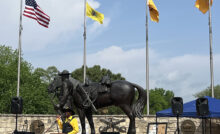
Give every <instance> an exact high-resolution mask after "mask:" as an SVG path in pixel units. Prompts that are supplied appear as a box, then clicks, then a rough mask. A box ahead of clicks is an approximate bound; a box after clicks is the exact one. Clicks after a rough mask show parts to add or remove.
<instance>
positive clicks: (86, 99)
mask: <svg viewBox="0 0 220 134" xmlns="http://www.w3.org/2000/svg"><path fill="white" fill-rule="evenodd" d="M106 86H107V91H105V90H106ZM59 88H61V89H62V90H67V93H68V94H67V95H66V96H65V95H60V94H59V93H57V91H58V89H59ZM104 88H105V89H104ZM135 88H136V89H137V90H138V93H139V97H138V100H137V101H136V102H135V103H134V104H133V100H134V97H135ZM48 91H49V93H55V95H56V96H57V97H58V98H59V100H60V102H59V104H58V105H56V104H54V106H55V108H56V110H59V109H61V108H62V107H63V106H64V105H65V104H66V103H67V102H68V98H69V96H71V99H72V104H74V105H75V106H76V110H77V112H78V115H79V118H80V122H81V127H82V134H86V129H85V117H86V118H87V119H88V122H89V125H90V128H91V134H95V128H94V123H93V119H92V109H93V110H95V109H96V108H102V107H106V106H111V105H115V106H118V107H120V108H121V109H122V110H123V111H124V113H125V114H126V115H127V116H128V117H129V119H130V124H129V128H128V132H127V133H128V134H136V129H135V117H138V118H141V117H142V113H143V110H144V107H145V105H146V100H147V95H146V91H145V90H144V89H143V88H142V87H140V86H139V85H137V84H134V83H131V82H128V81H125V80H116V81H112V82H110V83H109V82H108V85H106V84H105V83H104V84H103V83H102V84H101V83H98V82H96V83H95V82H90V83H87V84H86V85H84V84H82V83H80V82H79V81H78V80H76V79H74V78H72V77H69V79H65V80H64V81H62V77H61V76H56V77H55V78H54V80H53V81H52V82H51V83H50V85H49V87H48ZM84 91H85V93H83V92H84ZM87 95H88V96H87Z"/></svg>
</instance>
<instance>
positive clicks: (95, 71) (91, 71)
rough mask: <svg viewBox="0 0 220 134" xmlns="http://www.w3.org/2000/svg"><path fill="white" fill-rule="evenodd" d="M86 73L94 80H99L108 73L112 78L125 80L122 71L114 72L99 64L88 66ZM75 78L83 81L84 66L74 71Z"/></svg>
mask: <svg viewBox="0 0 220 134" xmlns="http://www.w3.org/2000/svg"><path fill="white" fill-rule="evenodd" d="M86 75H87V77H88V78H89V79H90V80H91V81H93V82H99V81H100V80H101V79H102V77H103V76H106V75H108V76H109V77H110V78H111V80H125V78H124V77H122V76H121V74H120V73H117V74H113V73H112V72H111V71H110V70H109V69H105V68H101V67H100V66H99V65H94V66H93V67H90V68H88V67H86ZM72 76H73V78H75V79H77V80H79V81H81V82H83V66H82V67H81V68H78V69H76V70H74V71H73V72H72Z"/></svg>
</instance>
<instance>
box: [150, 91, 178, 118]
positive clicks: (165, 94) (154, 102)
mask: <svg viewBox="0 0 220 134" xmlns="http://www.w3.org/2000/svg"><path fill="white" fill-rule="evenodd" d="M173 97H174V93H173V91H170V90H164V89H163V88H155V89H151V90H150V105H149V107H150V114H155V113H156V112H158V111H160V110H163V109H167V108H169V107H171V99H172V98H173Z"/></svg>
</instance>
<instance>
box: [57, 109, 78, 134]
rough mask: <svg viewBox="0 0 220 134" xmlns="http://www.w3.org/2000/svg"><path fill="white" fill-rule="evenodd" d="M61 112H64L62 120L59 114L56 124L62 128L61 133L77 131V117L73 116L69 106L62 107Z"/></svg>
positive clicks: (71, 133)
mask: <svg viewBox="0 0 220 134" xmlns="http://www.w3.org/2000/svg"><path fill="white" fill-rule="evenodd" d="M63 112H64V113H65V119H64V122H63V121H62V120H61V117H60V116H57V119H56V121H57V124H58V126H59V128H60V129H62V133H64V134H77V133H78V132H79V127H78V122H77V119H76V118H74V117H73V115H74V114H75V113H74V111H73V110H72V109H70V108H69V107H64V108H63Z"/></svg>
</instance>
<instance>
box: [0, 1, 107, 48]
mask: <svg viewBox="0 0 220 134" xmlns="http://www.w3.org/2000/svg"><path fill="white" fill-rule="evenodd" d="M24 2H25V1H23V9H24ZM37 3H38V5H39V6H40V7H41V8H42V10H43V11H44V12H45V13H46V14H48V15H49V16H50V18H51V21H50V25H49V28H48V29H47V28H44V27H42V26H40V25H39V24H38V23H37V22H36V21H34V20H32V19H29V18H27V17H24V16H23V21H22V23H23V32H22V48H23V50H24V52H29V51H39V50H42V49H45V48H46V47H48V45H54V44H56V43H59V45H63V43H62V42H64V41H68V40H71V39H72V38H73V37H74V36H75V37H76V36H78V33H82V30H83V28H82V27H83V16H84V1H82V0H65V2H63V1H61V0H47V1H45V0H38V1H37ZM90 4H91V5H92V6H94V8H98V7H99V6H100V4H99V3H98V2H97V1H95V0H91V1H90ZM5 11H7V14H5ZM22 12H23V11H22ZM19 13H20V1H11V0H7V1H6V0H3V1H0V16H4V19H1V21H0V36H1V38H0V43H1V44H5V45H9V46H12V47H13V48H14V49H16V48H17V46H18V26H19ZM16 16H17V17H16ZM105 22H106V24H105V25H103V26H97V25H96V24H95V23H94V24H92V25H90V26H89V27H88V31H94V30H97V31H99V32H98V33H99V34H100V33H101V32H102V31H103V29H105V28H106V27H107V26H108V24H109V22H110V18H107V19H106V20H105ZM90 29H91V30H90Z"/></svg>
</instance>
